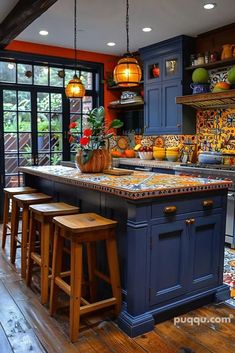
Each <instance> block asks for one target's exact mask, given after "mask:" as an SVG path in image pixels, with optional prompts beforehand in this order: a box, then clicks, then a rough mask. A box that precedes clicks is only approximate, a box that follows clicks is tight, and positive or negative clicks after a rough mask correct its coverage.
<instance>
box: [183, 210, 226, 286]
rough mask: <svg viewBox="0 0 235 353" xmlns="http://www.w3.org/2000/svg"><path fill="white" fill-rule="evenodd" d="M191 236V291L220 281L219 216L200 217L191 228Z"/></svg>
mask: <svg viewBox="0 0 235 353" xmlns="http://www.w3.org/2000/svg"><path fill="white" fill-rule="evenodd" d="M188 230H189V236H190V244H191V248H190V254H191V261H190V269H191V270H190V271H191V278H192V281H191V284H190V290H195V289H199V288H201V287H205V286H207V285H208V286H210V285H213V284H214V283H216V282H217V281H218V277H219V275H218V271H217V270H218V261H219V252H218V249H219V232H220V231H221V219H220V216H219V215H211V216H205V217H198V218H196V220H195V224H194V225H191V226H189V228H188Z"/></svg>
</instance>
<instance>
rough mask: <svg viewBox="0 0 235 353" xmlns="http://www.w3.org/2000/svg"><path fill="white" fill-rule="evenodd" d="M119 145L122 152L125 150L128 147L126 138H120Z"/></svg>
mask: <svg viewBox="0 0 235 353" xmlns="http://www.w3.org/2000/svg"><path fill="white" fill-rule="evenodd" d="M117 145H118V147H119V148H120V149H121V150H125V149H126V148H127V147H128V142H127V140H126V139H125V137H119V139H118V140H117Z"/></svg>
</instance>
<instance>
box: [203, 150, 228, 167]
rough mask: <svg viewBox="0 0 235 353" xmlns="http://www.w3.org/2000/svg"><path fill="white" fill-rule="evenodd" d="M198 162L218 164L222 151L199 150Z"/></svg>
mask: <svg viewBox="0 0 235 353" xmlns="http://www.w3.org/2000/svg"><path fill="white" fill-rule="evenodd" d="M198 162H199V163H202V164H220V163H222V153H220V152H213V151H205V152H204V151H203V152H200V153H199V155H198Z"/></svg>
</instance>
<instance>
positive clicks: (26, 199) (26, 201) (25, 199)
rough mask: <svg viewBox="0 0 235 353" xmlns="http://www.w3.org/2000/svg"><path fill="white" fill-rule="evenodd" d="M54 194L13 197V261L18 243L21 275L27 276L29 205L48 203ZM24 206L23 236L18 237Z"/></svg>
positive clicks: (13, 260) (11, 255)
mask: <svg viewBox="0 0 235 353" xmlns="http://www.w3.org/2000/svg"><path fill="white" fill-rule="evenodd" d="M51 199H52V196H49V195H46V194H42V193H32V194H22V195H15V196H13V198H12V223H11V225H12V226H11V228H12V229H11V254H10V258H11V263H12V264H14V263H15V257H16V248H17V243H20V247H21V276H22V277H23V278H25V277H26V265H27V243H28V229H29V206H30V205H33V204H38V203H44V202H45V203H46V202H49V201H50V200H51ZM20 208H22V236H21V240H20V239H19V238H18V236H17V235H18V226H19V210H20Z"/></svg>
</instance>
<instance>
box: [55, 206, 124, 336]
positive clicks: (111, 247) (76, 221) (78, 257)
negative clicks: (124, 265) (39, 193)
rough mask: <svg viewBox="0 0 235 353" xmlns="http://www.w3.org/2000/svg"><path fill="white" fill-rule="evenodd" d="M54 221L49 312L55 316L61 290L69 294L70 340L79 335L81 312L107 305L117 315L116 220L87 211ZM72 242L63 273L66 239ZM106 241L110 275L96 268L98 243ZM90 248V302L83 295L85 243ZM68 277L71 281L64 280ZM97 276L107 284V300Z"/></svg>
mask: <svg viewBox="0 0 235 353" xmlns="http://www.w3.org/2000/svg"><path fill="white" fill-rule="evenodd" d="M53 222H54V223H55V235H54V249H53V262H52V277H51V296H50V314H51V315H54V314H55V311H56V309H57V304H58V289H61V290H62V291H64V292H65V293H66V294H68V295H69V297H70V313H69V321H70V339H71V341H72V342H74V341H76V340H77V338H78V332H79V326H80V315H84V314H87V313H91V312H94V311H96V310H100V309H103V308H106V307H114V310H115V313H116V314H118V313H119V311H120V308H121V286H120V274H119V265H118V256H117V247H116V240H115V227H116V225H117V222H116V221H113V220H111V219H107V218H104V217H102V216H100V215H97V214H96V213H84V214H76V215H70V216H59V217H55V218H54V219H53ZM65 239H67V240H70V244H71V260H70V264H71V268H70V271H67V273H66V274H65V273H63V272H62V254H63V246H64V240H65ZM97 241H105V245H106V253H107V262H108V270H109V275H106V274H104V273H103V272H101V271H99V270H98V269H97V268H96V265H97V264H96V255H97V253H96V242H97ZM84 245H86V248H87V268H88V276H89V286H90V299H91V300H90V301H88V300H87V298H84V297H82V292H81V289H82V274H83V272H82V267H83V265H84V258H83V246H84ZM65 276H66V277H67V276H69V277H70V282H69V283H68V281H65V280H64V277H65ZM96 277H98V278H100V279H101V280H103V281H105V282H106V283H108V284H109V285H110V286H111V288H112V296H111V297H109V298H108V299H104V300H99V301H97V300H95V298H96Z"/></svg>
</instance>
